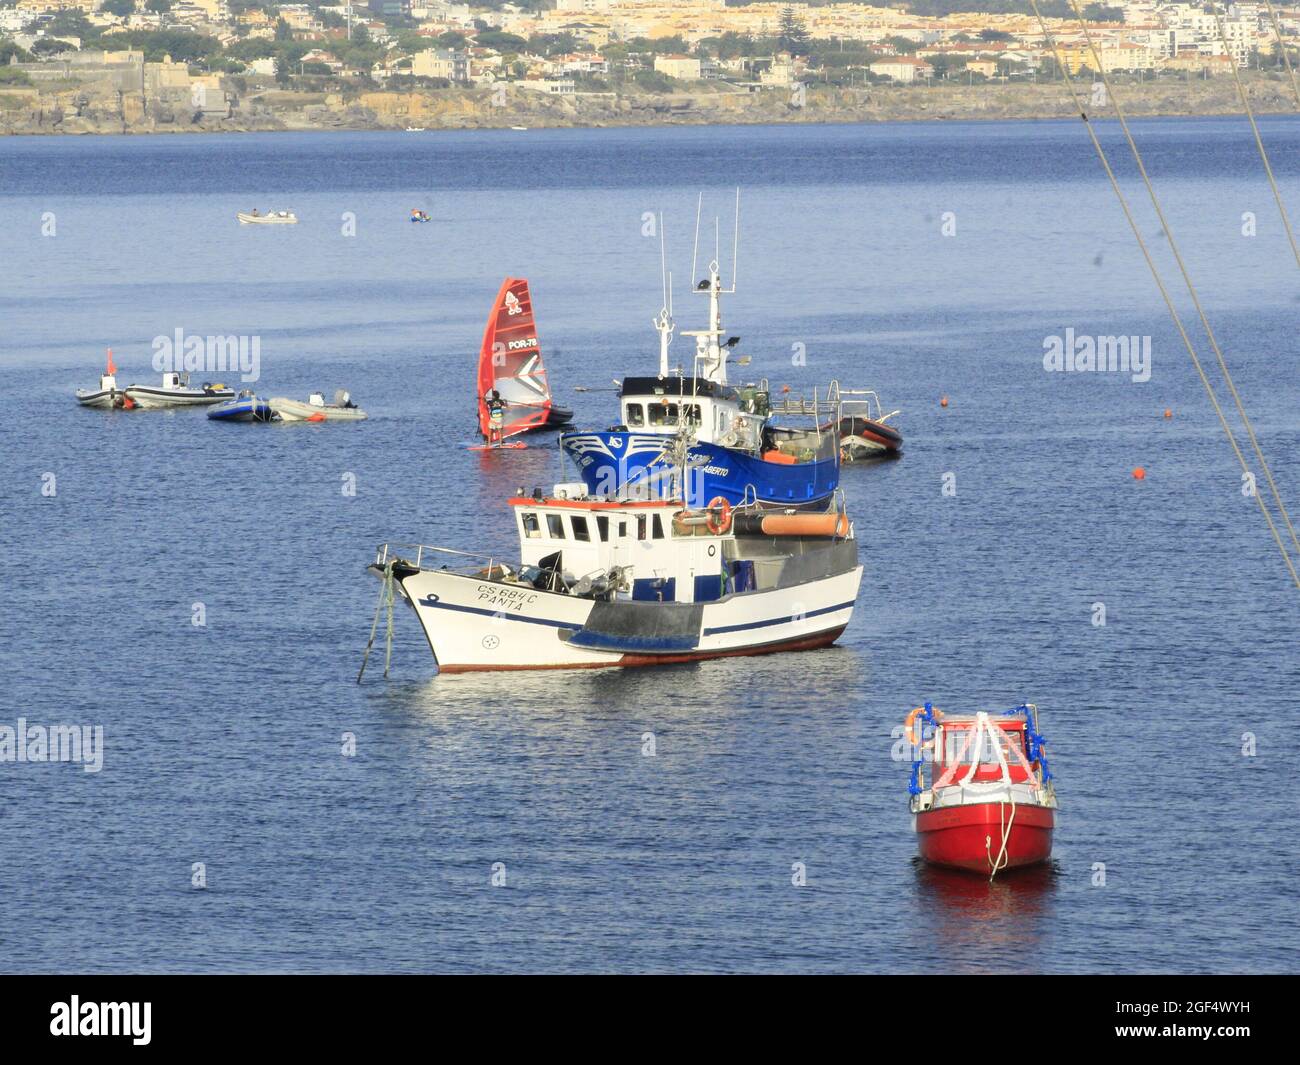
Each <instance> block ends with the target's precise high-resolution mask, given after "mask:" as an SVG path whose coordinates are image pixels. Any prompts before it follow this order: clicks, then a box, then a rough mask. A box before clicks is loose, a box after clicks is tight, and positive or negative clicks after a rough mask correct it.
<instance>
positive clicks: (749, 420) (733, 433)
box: [619, 375, 770, 451]
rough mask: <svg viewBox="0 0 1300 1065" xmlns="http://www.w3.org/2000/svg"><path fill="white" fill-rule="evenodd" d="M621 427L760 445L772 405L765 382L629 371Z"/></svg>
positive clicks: (750, 447)
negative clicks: (684, 430) (738, 383)
mask: <svg viewBox="0 0 1300 1065" xmlns="http://www.w3.org/2000/svg"><path fill="white" fill-rule="evenodd" d="M619 408H620V412H621V414H622V428H623V429H626V430H627V431H629V432H638V433H664V434H671V433H675V432H677V430H678V428H679V427H682V426H686V427H689V428H692V429H694V430H695V434H696V439H698V440H701V441H704V442H705V443H718V444H722V445H723V446H724V447H739V448H743V449H747V450H752V451H757V450H758V449H759V446H760V445H761V443H762V436H763V425H764V423H765V422H766V420H767V415H768V412H769V410H770V404H769V400H768V391H767V386H766V383H765V382H764V383H762V384H759V385H747V386H745V387H744V388H739V389H738V388H732V387H731V386H730V385H721V384H718V383H716V382H714V381H710V380H708V379H706V378H703V377H685V376H680V375H679V376H675V377H672V376H670V377H628V378H625V379H624V381H623V387H622V388H621V389H620V391H619Z"/></svg>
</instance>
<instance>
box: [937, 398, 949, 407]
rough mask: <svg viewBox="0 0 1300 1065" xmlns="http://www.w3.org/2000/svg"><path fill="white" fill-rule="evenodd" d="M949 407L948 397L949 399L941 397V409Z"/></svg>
mask: <svg viewBox="0 0 1300 1065" xmlns="http://www.w3.org/2000/svg"><path fill="white" fill-rule="evenodd" d="M947 405H948V397H947V396H940V397H939V406H941V407H946V406H947Z"/></svg>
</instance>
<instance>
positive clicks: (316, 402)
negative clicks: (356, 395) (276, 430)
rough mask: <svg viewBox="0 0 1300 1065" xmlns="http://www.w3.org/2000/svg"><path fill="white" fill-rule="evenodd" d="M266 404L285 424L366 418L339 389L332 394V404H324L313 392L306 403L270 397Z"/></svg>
mask: <svg viewBox="0 0 1300 1065" xmlns="http://www.w3.org/2000/svg"><path fill="white" fill-rule="evenodd" d="M267 402H268V403H269V404H270V406H271V409H272V410H273V411H275V413H276V414H278V415H279V416H280V417H281V418H282V419H283V420H284V421H286V422H359V421H363V420H364V419H365V418H366V412H365V411H363V410H362V409H361V408H360V407H358V406H357V405H356V404H355V403H353V402H352V397H351V396H350V395H349V394H348V393H347V392H345V391H344V390H343V389H341V388H340V389H339V390H338V391H337V392H335V393H334V402H333V403H326V402H325V396H324V395H323V394H322V393H320V392H313V393H312V394H311V395H310V396H308V397H307V402H306V403H303V402H302V401H301V400H297V399H286V398H285V397H283V396H272V397H271V398H270V399H269V400H267Z"/></svg>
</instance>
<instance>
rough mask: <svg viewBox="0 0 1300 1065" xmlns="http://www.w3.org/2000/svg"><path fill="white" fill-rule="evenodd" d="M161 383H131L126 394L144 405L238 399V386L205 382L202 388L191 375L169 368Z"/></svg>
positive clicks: (194, 404) (196, 404)
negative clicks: (193, 380)
mask: <svg viewBox="0 0 1300 1065" xmlns="http://www.w3.org/2000/svg"><path fill="white" fill-rule="evenodd" d="M162 376H163V380H162V384H161V385H128V386H127V389H126V396H127V398H128V399H129V400H131V401H132V402H133V403H135V404H136V405H137V406H140V407H146V408H148V407H205V406H210V405H211V404H213V403H220V402H221V401H222V400H225V399H234V398H235V390H234V389H233V388H230V387H228V386H227V385H223V384H209V383H208V382H206V381H205V382H204V383H203V384H202V385H201V386H200V387H198V388H192V387H191V386H190V375H189V374H187V373H179V372H177V371H175V370H169V371H168V372H166V373H164V374H163V375H162Z"/></svg>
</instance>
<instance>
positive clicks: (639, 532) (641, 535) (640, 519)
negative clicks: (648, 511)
mask: <svg viewBox="0 0 1300 1065" xmlns="http://www.w3.org/2000/svg"><path fill="white" fill-rule="evenodd" d="M636 538H637V539H638V540H644V539H645V515H644V514H638V515H637V516H636Z"/></svg>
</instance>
